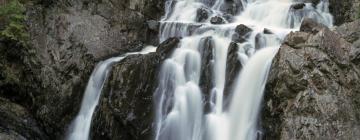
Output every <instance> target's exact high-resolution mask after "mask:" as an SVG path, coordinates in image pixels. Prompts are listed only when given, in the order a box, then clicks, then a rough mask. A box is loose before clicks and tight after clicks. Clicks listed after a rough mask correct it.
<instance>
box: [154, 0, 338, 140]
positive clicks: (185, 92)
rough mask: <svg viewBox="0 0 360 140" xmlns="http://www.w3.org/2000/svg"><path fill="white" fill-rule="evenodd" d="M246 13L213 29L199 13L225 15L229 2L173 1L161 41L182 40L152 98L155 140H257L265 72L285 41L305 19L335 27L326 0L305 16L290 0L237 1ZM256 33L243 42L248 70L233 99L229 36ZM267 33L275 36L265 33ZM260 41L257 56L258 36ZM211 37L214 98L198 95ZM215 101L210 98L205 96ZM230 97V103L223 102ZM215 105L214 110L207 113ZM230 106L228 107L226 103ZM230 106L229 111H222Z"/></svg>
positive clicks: (242, 57)
mask: <svg viewBox="0 0 360 140" xmlns="http://www.w3.org/2000/svg"><path fill="white" fill-rule="evenodd" d="M234 1H237V2H241V3H242V5H243V6H244V11H241V12H239V13H238V14H237V15H236V16H234V17H233V19H234V20H233V21H232V22H231V21H229V22H226V24H222V25H211V24H210V19H207V20H206V21H204V22H202V23H197V22H196V11H197V9H198V8H201V7H203V8H207V9H209V10H210V11H211V14H210V16H209V17H212V16H222V15H223V13H222V12H221V11H220V9H221V7H222V6H223V5H224V4H225V0H215V2H214V3H213V4H212V5H211V4H210V5H209V3H211V2H212V1H211V0H177V1H175V0H168V1H167V4H166V8H165V10H166V14H165V15H164V17H163V19H162V21H161V29H160V35H159V37H160V40H161V41H163V40H166V39H167V38H169V37H183V39H182V40H181V42H180V47H179V48H178V49H176V50H175V51H174V52H173V54H172V56H171V58H169V59H167V60H166V61H165V62H164V64H163V65H162V69H161V71H160V80H159V86H158V88H157V90H156V92H155V94H154V97H155V106H156V120H155V123H156V130H155V140H254V139H258V138H259V136H260V135H261V131H259V128H258V127H257V125H258V114H259V108H260V105H261V100H262V97H263V90H264V88H265V84H266V79H267V74H268V71H269V69H270V64H271V61H272V59H273V57H274V56H275V54H276V52H277V50H278V48H279V46H280V44H281V41H282V40H283V38H284V37H285V36H286V35H287V34H288V33H289V32H290V31H296V30H298V29H299V26H300V24H301V21H302V19H303V18H304V17H309V18H312V19H314V20H315V21H317V22H320V23H323V24H325V25H327V26H332V17H331V14H329V13H328V8H327V7H328V2H327V0H323V1H321V2H320V3H319V4H318V5H317V6H316V7H313V6H312V5H311V4H310V3H307V4H306V5H305V7H304V8H303V9H301V10H293V9H291V5H292V4H294V3H295V2H293V1H292V0H234ZM239 24H244V25H247V26H248V27H250V28H252V29H253V32H251V33H250V35H249V36H248V37H247V41H246V42H244V43H238V45H239V46H240V49H239V50H238V54H239V61H240V62H241V63H242V64H243V69H242V70H241V72H240V74H239V75H238V77H237V80H236V82H235V84H234V85H233V87H232V90H231V92H230V93H227V95H229V96H224V94H225V93H224V88H225V87H226V86H230V85H225V83H226V82H225V81H226V79H225V75H226V65H227V64H226V59H227V51H228V46H229V44H230V42H231V36H232V34H233V33H234V29H235V27H236V26H237V25H239ZM264 28H267V29H270V30H271V31H272V32H273V33H274V34H270V35H267V34H263V33H262V32H263V30H264ZM258 34H260V35H261V36H262V37H263V38H262V40H263V41H262V42H261V47H260V49H258V50H256V48H255V44H256V42H255V41H256V39H255V38H256V35H258ZM206 37H211V38H212V42H213V44H214V48H213V51H214V52H213V55H214V57H213V58H212V60H211V62H212V66H213V67H212V68H211V71H212V72H213V73H214V74H213V77H211V79H212V81H211V83H213V86H212V87H211V90H210V93H204V92H203V91H201V87H200V85H199V84H200V81H199V80H200V79H201V67H202V66H201V64H202V63H201V61H202V60H201V55H202V54H201V52H200V51H199V50H200V48H201V47H204V44H203V43H202V42H201V40H202V39H204V38H206ZM207 95H210V100H209V99H208V98H205V96H207ZM225 98H230V99H228V100H226V99H225ZM207 101H208V102H210V109H209V110H210V111H207V110H205V109H204V106H205V102H207ZM225 101H229V102H228V103H227V102H225ZM225 104H228V107H225V106H224V105H225Z"/></svg>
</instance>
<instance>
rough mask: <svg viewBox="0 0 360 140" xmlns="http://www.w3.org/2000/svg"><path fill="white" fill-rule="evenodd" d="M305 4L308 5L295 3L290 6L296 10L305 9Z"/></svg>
mask: <svg viewBox="0 0 360 140" xmlns="http://www.w3.org/2000/svg"><path fill="white" fill-rule="evenodd" d="M305 6H306V5H305V3H295V4H293V5H291V6H290V8H292V9H294V10H298V9H303V8H304V7H305Z"/></svg>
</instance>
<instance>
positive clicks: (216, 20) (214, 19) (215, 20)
mask: <svg viewBox="0 0 360 140" xmlns="http://www.w3.org/2000/svg"><path fill="white" fill-rule="evenodd" d="M210 23H211V24H224V23H225V20H224V19H223V18H222V17H220V16H215V17H212V18H211V19H210Z"/></svg>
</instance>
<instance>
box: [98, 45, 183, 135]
mask: <svg viewBox="0 0 360 140" xmlns="http://www.w3.org/2000/svg"><path fill="white" fill-rule="evenodd" d="M178 43H179V40H178V39H176V38H171V39H169V40H167V41H165V42H164V43H162V44H161V45H160V46H159V47H158V49H157V51H156V52H155V53H150V54H147V55H133V56H129V57H127V58H125V59H124V60H123V61H122V62H120V63H118V64H115V65H114V66H113V70H112V72H111V74H110V76H109V79H108V81H107V82H106V84H105V86H104V90H103V93H102V98H101V100H100V104H99V108H98V109H96V111H95V114H94V117H93V125H92V128H91V132H92V134H91V137H92V139H109V140H110V139H114V140H116V139H128V140H130V139H131V140H144V139H151V138H153V136H152V135H153V130H154V128H153V125H152V123H153V120H154V119H153V116H154V114H153V113H154V111H153V109H154V107H153V94H154V92H155V90H156V87H157V85H158V83H157V81H158V80H157V78H158V73H159V70H160V66H161V64H162V62H163V61H164V60H165V59H166V58H167V57H166V56H169V55H170V54H171V52H172V50H174V49H175V48H176V47H177V44H178Z"/></svg>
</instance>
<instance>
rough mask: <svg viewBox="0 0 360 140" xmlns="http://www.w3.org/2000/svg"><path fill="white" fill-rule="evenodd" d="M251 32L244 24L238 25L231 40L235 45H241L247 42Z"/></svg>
mask: <svg viewBox="0 0 360 140" xmlns="http://www.w3.org/2000/svg"><path fill="white" fill-rule="evenodd" d="M251 32H252V29H251V28H249V27H247V26H246V25H244V24H240V25H238V26H236V28H235V33H234V34H233V36H232V40H233V41H234V42H237V43H243V42H245V41H246V40H247V38H248V37H249V35H250V33H251Z"/></svg>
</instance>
